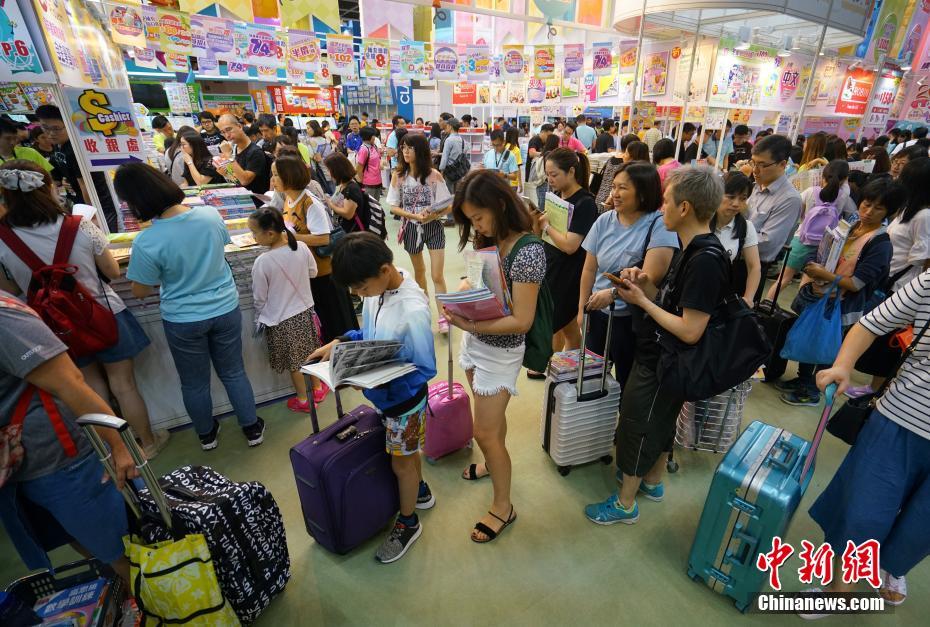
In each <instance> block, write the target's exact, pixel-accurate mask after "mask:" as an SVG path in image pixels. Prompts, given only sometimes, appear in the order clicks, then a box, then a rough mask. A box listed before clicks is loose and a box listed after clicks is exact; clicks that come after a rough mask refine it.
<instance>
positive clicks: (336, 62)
mask: <svg viewBox="0 0 930 627" xmlns="http://www.w3.org/2000/svg"><path fill="white" fill-rule="evenodd" d="M326 58H327V59H328V60H329V71H330V72H331V73H332V74H333V76H345V77H355V76H356V75H357V74H358V71H357V69H356V65H355V54H354V52H353V47H352V37H350V36H344V35H327V36H326Z"/></svg>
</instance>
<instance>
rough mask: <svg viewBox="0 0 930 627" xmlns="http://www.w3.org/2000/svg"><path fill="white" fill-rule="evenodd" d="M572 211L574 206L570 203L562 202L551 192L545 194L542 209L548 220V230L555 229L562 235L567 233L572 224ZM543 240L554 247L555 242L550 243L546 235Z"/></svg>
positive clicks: (550, 240) (550, 239)
mask: <svg viewBox="0 0 930 627" xmlns="http://www.w3.org/2000/svg"><path fill="white" fill-rule="evenodd" d="M574 209H575V206H574V205H573V204H572V203H570V202H567V201H564V200H562V199H561V198H559V197H558V196H556V195H555V194H553V193H552V192H546V205H545V207H543V213H545V214H546V217H547V218H549V228H550V229H555V230H556V231H558V232H559V233H562V234H563V235H564V234H565V233H568V227H569V225H571V223H572V212H573V211H574ZM543 240H545V241H547V242H549V243H550V244H552V245H553V246H554V245H555V242H553V241H552V238H550V237H549V235H548V234H546V235H544V236H543Z"/></svg>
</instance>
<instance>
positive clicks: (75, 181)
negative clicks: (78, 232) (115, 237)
mask: <svg viewBox="0 0 930 627" xmlns="http://www.w3.org/2000/svg"><path fill="white" fill-rule="evenodd" d="M49 162H50V163H51V164H52V178H53V179H54V180H55V181H58V182H60V181H62V180H67V181H68V185H70V186H71V189H72V193H71V200H72V201H73V202H74V203H85V204H87V203H89V199H86V198H84V193H83V192H82V191H81V185H80V183H79V181H80V180H81V178H82V177H81V168H80V167H78V162H77V157H76V156H75V154H74V148H72V147H71V142H70V141H69V142H66V143H64V144H63V145H61V146H58V147H56V148H55V150H54V151H53V152H52V156H51V158H50V159H49ZM106 176H107V175H106V174H104V173H103V172H91V173H90V180H91V183H93V185H94V190H96V192H97V197H98V198H99V199H100V208H101V209H103V215H104V216H105V217H106V220H107V227H108V228H109V229H110V232H111V233H116V232H117V231H118V230H119V223H118V220H117V216H116V205H115V204H114V203H113V197H112V196H111V195H110V188H109V186H108V185H107V179H106Z"/></svg>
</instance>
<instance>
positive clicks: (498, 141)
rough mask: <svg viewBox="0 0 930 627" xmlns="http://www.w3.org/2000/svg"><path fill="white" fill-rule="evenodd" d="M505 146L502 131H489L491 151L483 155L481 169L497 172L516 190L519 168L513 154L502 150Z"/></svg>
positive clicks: (518, 184)
mask: <svg viewBox="0 0 930 627" xmlns="http://www.w3.org/2000/svg"><path fill="white" fill-rule="evenodd" d="M505 145H506V142H505V141H504V131H501V130H498V129H495V130H493V131H491V150H489V151H487V153H485V155H484V162H483V167H484V169H486V170H497V171H498V172H500V173H501V174H502V175H503V176H504V178H505V179H507V181H508V182H509V183H510V186H511V187H513V188H514V189H516V188H518V187H519V186H520V167H519V166H518V165H517V158H516V157H515V156H514V154H513V153H512V152H510V151H509V150H505V149H504V146H505Z"/></svg>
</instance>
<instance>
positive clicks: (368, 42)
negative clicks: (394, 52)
mask: <svg viewBox="0 0 930 627" xmlns="http://www.w3.org/2000/svg"><path fill="white" fill-rule="evenodd" d="M362 56H363V57H364V59H365V77H366V78H367V79H369V80H371V79H379V80H383V79H386V78H389V77H390V75H391V57H390V47H389V42H388V41H387V40H386V39H365V40H364V41H363V42H362Z"/></svg>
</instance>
